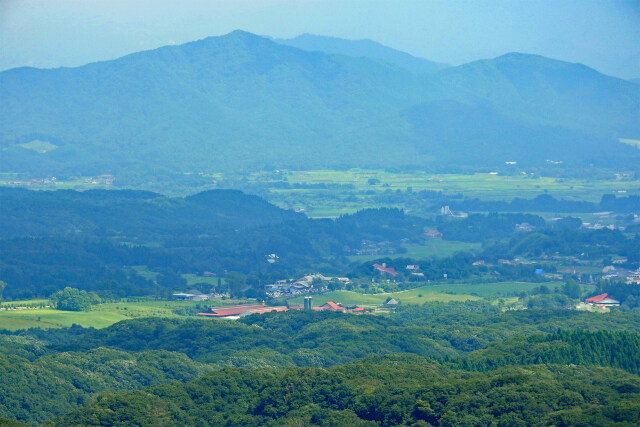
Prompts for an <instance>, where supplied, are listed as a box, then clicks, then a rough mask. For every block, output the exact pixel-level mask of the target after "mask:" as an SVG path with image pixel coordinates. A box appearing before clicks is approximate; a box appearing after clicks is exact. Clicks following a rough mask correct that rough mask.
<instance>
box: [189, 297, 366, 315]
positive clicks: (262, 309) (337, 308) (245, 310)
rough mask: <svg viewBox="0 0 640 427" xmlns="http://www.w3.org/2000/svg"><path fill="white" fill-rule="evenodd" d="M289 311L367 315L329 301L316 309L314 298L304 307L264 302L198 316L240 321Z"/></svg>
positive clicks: (216, 309) (213, 310)
mask: <svg viewBox="0 0 640 427" xmlns="http://www.w3.org/2000/svg"><path fill="white" fill-rule="evenodd" d="M289 310H307V311H311V310H314V311H334V312H338V313H356V314H358V313H360V314H362V313H366V312H367V309H365V308H364V307H355V308H346V307H343V306H342V305H341V304H337V303H335V302H333V301H328V302H326V303H324V304H322V305H321V306H318V307H314V306H313V299H312V297H305V298H304V305H299V306H290V307H286V306H284V305H278V306H268V305H265V303H264V302H262V304H258V303H255V304H236V305H225V306H222V307H210V308H209V310H208V311H206V312H202V313H198V316H204V317H216V318H224V319H239V318H241V317H245V316H250V315H252V314H263V313H271V312H283V311H289Z"/></svg>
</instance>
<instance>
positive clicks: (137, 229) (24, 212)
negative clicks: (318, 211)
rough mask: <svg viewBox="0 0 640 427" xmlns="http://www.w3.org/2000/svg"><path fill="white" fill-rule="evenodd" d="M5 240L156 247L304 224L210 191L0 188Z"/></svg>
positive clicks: (259, 203) (235, 194) (252, 199)
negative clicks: (124, 241) (113, 241)
mask: <svg viewBox="0 0 640 427" xmlns="http://www.w3.org/2000/svg"><path fill="white" fill-rule="evenodd" d="M0 202H1V203H0V215H1V216H2V223H0V237H2V238H7V237H26V236H28V237H42V236H51V235H56V236H76V237H77V236H91V237H93V236H99V237H118V236H120V237H126V238H131V239H140V240H139V241H141V242H142V241H152V240H154V239H157V238H158V237H159V236H160V235H163V236H166V235H176V234H178V233H182V234H189V235H194V234H195V235H204V234H207V233H221V232H224V231H233V230H238V229H247V228H251V227H257V226H261V225H267V224H277V223H281V222H284V221H295V220H302V219H304V218H305V216H304V215H302V214H297V213H295V212H293V211H287V210H283V209H280V208H278V207H276V206H274V205H272V204H270V203H268V202H266V201H265V200H263V199H261V198H260V197H257V196H253V195H248V194H244V193H242V192H240V191H237V190H211V191H205V192H202V193H199V194H196V195H193V196H188V197H185V198H179V197H176V198H171V197H166V196H163V195H161V194H157V193H151V192H146V191H133V190H123V191H109V190H90V191H85V192H78V191H73V190H59V191H29V190H24V189H16V188H6V187H5V188H0Z"/></svg>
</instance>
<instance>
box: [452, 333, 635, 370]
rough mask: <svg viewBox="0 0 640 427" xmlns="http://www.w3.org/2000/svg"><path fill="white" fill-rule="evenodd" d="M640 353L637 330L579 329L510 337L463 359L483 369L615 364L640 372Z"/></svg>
mask: <svg viewBox="0 0 640 427" xmlns="http://www.w3.org/2000/svg"><path fill="white" fill-rule="evenodd" d="M639 355H640V335H639V334H637V333H631V332H624V331H618V332H610V331H606V330H602V331H596V332H589V331H581V330H575V331H561V332H555V333H551V334H548V335H537V334H536V335H531V336H529V337H516V338H510V339H507V340H505V341H503V342H499V343H494V344H491V345H489V346H488V347H487V348H484V349H481V350H477V351H474V352H471V353H470V354H469V355H467V356H465V357H464V358H463V359H461V360H460V363H461V366H463V367H464V369H470V370H481V371H484V370H488V369H495V368H497V367H499V366H504V365H530V364H549V363H554V364H562V365H568V364H578V365H587V366H611V367H615V368H620V369H624V370H625V371H627V372H630V373H632V374H636V375H638V374H640V356H639Z"/></svg>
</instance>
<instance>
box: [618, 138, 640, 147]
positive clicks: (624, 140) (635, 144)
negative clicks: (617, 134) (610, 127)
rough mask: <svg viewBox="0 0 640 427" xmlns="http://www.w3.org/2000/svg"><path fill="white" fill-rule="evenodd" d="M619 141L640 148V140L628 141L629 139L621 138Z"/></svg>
mask: <svg viewBox="0 0 640 427" xmlns="http://www.w3.org/2000/svg"><path fill="white" fill-rule="evenodd" d="M618 141H620V142H622V143H623V144H629V145H633V146H634V147H637V148H640V139H628V138H620V139H619V140H618Z"/></svg>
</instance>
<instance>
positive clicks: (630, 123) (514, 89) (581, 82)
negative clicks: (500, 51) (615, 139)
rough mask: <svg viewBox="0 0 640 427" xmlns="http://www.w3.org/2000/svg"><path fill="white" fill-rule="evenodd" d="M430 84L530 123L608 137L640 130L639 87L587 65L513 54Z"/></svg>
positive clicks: (462, 68)
mask: <svg viewBox="0 0 640 427" xmlns="http://www.w3.org/2000/svg"><path fill="white" fill-rule="evenodd" d="M430 84H431V85H432V86H433V88H434V90H442V91H443V92H444V93H443V94H442V95H441V97H442V98H447V99H456V100H459V101H462V102H467V103H469V102H473V103H477V104H483V103H484V104H490V105H492V106H493V108H495V109H497V110H498V111H501V112H503V113H504V114H506V115H508V116H510V117H513V118H515V119H518V120H521V121H523V122H525V123H533V124H544V125H553V126H562V127H566V128H570V129H579V130H582V131H586V132H589V133H593V132H602V133H603V134H611V133H616V134H629V135H630V134H637V133H638V132H639V131H640V121H639V120H638V118H639V117H640V116H639V114H640V87H638V86H637V85H634V84H633V83H630V82H628V81H626V80H622V79H618V78H615V77H609V76H606V75H604V74H601V73H599V72H597V71H596V70H594V69H592V68H589V67H587V66H585V65H582V64H574V63H569V62H563V61H558V60H553V59H549V58H545V57H543V56H538V55H529V54H522V53H509V54H506V55H503V56H500V57H497V58H495V59H491V60H482V61H475V62H471V63H469V64H465V65H461V66H458V67H452V68H449V69H446V70H443V71H441V72H440V73H438V74H437V75H436V76H434V77H433V78H431V79H430ZM452 89H455V90H452Z"/></svg>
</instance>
